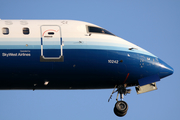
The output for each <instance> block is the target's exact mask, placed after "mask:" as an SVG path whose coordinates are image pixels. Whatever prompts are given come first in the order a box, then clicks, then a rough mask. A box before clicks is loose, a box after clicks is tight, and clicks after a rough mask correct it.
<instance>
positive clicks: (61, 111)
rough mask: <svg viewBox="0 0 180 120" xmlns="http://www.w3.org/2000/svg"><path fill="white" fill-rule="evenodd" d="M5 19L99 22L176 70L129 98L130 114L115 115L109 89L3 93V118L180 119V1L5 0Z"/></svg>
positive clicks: (0, 8)
mask: <svg viewBox="0 0 180 120" xmlns="http://www.w3.org/2000/svg"><path fill="white" fill-rule="evenodd" d="M0 19H71V20H81V21H86V22H90V23H94V24H97V25H99V26H101V27H103V28H105V29H107V30H109V31H110V32H112V33H114V34H116V35H117V36H119V37H122V38H124V39H126V40H128V41H130V42H132V43H134V44H136V45H138V46H140V47H142V48H144V49H146V50H148V51H149V52H151V53H153V54H155V55H156V56H158V57H159V58H161V59H162V60H163V61H165V62H166V63H168V64H169V65H170V66H172V67H173V68H174V74H173V75H171V76H169V77H167V78H164V79H162V80H161V81H160V82H158V83H157V86H158V90H156V91H152V92H149V93H144V94H141V95H137V94H136V92H135V89H134V87H132V92H131V94H130V95H127V96H126V97H125V99H124V100H125V101H126V102H127V103H128V105H129V110H128V113H127V115H126V116H125V117H123V118H118V117H117V116H115V115H114V113H113V108H114V104H115V102H116V101H115V98H116V95H113V99H112V100H111V101H110V102H109V103H108V102H107V100H108V98H109V96H110V94H111V92H112V89H108V90H35V91H32V90H8V91H4V90H2V91H0V120H75V119H76V120H101V119H103V120H109V119H112V120H116V119H118V120H119V119H123V120H136V119H138V120H160V119H162V120H179V119H180V117H179V108H180V102H179V101H180V93H179V91H180V87H179V85H180V79H179V74H180V62H179V60H180V49H179V48H180V1H179V0H149V1H146V0H111V1H110V0H108V1H107V0H76V1H75V0H16V1H15V0H4V1H1V2H0Z"/></svg>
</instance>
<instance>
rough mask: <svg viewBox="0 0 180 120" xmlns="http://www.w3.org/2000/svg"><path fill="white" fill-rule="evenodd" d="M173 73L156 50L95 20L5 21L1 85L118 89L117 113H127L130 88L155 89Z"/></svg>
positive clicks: (0, 28)
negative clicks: (124, 99) (114, 32)
mask: <svg viewBox="0 0 180 120" xmlns="http://www.w3.org/2000/svg"><path fill="white" fill-rule="evenodd" d="M173 72H174V70H173V68H172V67H171V66H169V65H168V64H166V63H165V62H164V61H162V60H161V59H160V58H158V57H157V56H155V55H154V54H152V53H150V52H148V51H146V50H145V49H143V48H141V47H139V46H137V45H135V44H133V43H131V42H128V41H127V40H124V39H122V38H120V37H118V36H116V35H114V34H113V33H111V32H109V31H107V30H106V29H104V28H102V27H100V26H97V25H95V24H92V23H88V22H83V21H77V20H0V76H1V79H0V83H1V84H0V90H15V89H18V90H38V89H41V90H42V89H59V90H62V89H72V90H74V89H113V88H114V90H113V92H112V94H114V93H117V97H116V101H117V102H116V104H115V106H114V113H115V115H117V116H119V117H123V116H124V115H126V113H127V111H128V104H127V103H126V102H125V101H123V98H124V97H123V96H124V95H126V94H129V93H130V91H131V89H128V87H133V86H134V87H135V89H136V92H137V94H141V93H145V92H149V91H153V90H156V89H157V86H156V82H158V81H160V80H161V79H162V78H164V77H167V76H169V75H171V74H173ZM112 94H111V95H110V98H109V99H108V101H109V100H110V99H111V98H112ZM119 95H120V100H118V99H119Z"/></svg>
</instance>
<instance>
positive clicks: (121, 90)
mask: <svg viewBox="0 0 180 120" xmlns="http://www.w3.org/2000/svg"><path fill="white" fill-rule="evenodd" d="M116 88H117V90H116V91H115V89H116ZM115 92H118V93H117V97H116V101H117V102H116V104H115V106H114V113H115V114H116V115H117V116H119V117H123V116H124V115H126V113H127V111H128V104H127V103H126V102H124V101H123V95H126V94H128V93H130V92H131V89H126V85H125V84H124V85H119V86H118V87H117V85H116V86H115V87H114V90H113V92H112V94H114V93H115ZM112 94H111V96H110V98H109V99H108V102H109V101H110V99H111V98H112ZM119 94H120V99H121V100H120V101H118V97H119Z"/></svg>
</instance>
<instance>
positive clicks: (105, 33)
mask: <svg viewBox="0 0 180 120" xmlns="http://www.w3.org/2000/svg"><path fill="white" fill-rule="evenodd" d="M90 27H94V28H99V29H101V30H102V31H104V32H92V31H89V28H90ZM86 30H87V33H93V34H102V35H112V36H116V35H114V34H113V33H111V32H109V31H108V30H106V29H104V28H101V27H97V26H90V25H86Z"/></svg>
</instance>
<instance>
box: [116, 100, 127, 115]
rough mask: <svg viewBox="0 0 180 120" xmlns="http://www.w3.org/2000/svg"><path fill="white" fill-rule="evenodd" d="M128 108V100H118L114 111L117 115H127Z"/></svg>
mask: <svg viewBox="0 0 180 120" xmlns="http://www.w3.org/2000/svg"><path fill="white" fill-rule="evenodd" d="M127 110H128V105H127V103H126V102H124V101H118V102H116V104H115V106H114V113H115V114H116V115H117V116H119V117H123V116H124V115H126V113H127Z"/></svg>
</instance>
